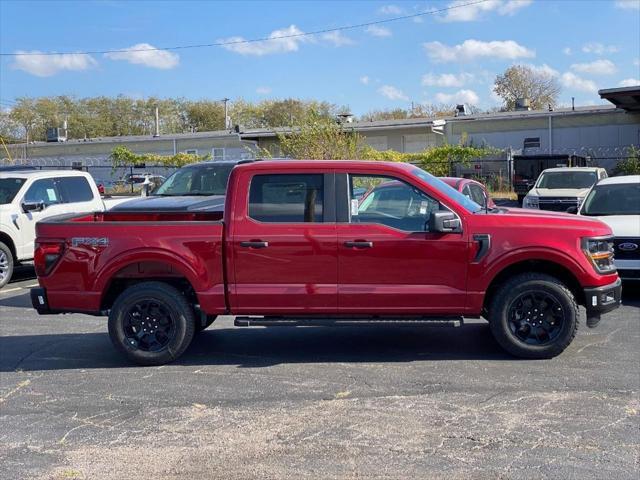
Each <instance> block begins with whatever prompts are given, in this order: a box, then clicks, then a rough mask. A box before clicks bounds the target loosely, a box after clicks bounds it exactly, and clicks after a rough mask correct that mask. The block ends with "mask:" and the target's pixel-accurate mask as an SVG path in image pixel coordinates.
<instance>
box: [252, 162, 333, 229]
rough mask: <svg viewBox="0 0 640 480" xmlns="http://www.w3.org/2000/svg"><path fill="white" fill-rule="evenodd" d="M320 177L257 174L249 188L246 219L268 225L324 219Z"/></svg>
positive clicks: (313, 175) (322, 180)
mask: <svg viewBox="0 0 640 480" xmlns="http://www.w3.org/2000/svg"><path fill="white" fill-rule="evenodd" d="M323 189H324V176H323V175H322V174H272V175H256V176H254V177H253V179H252V180H251V186H250V188H249V217H251V218H253V219H254V220H258V221H260V222H269V223H307V222H322V220H323V206H324V201H323Z"/></svg>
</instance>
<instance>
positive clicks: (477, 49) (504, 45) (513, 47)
mask: <svg viewBox="0 0 640 480" xmlns="http://www.w3.org/2000/svg"><path fill="white" fill-rule="evenodd" d="M423 46H424V48H425V50H426V51H427V55H429V57H430V58H431V59H432V60H435V61H437V62H464V61H468V60H474V59H478V58H481V57H488V58H501V59H507V60H515V59H516V58H531V57H535V56H536V54H535V52H534V51H532V50H529V49H528V48H526V47H523V46H522V45H519V44H518V43H516V42H514V41H513V40H505V41H499V40H496V41H492V42H483V41H481V40H465V41H464V42H463V43H461V44H459V45H444V44H443V43H440V42H429V43H425V44H423Z"/></svg>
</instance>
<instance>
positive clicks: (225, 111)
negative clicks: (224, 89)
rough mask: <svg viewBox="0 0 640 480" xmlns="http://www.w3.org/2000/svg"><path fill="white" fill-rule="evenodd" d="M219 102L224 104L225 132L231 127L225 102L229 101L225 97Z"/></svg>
mask: <svg viewBox="0 0 640 480" xmlns="http://www.w3.org/2000/svg"><path fill="white" fill-rule="evenodd" d="M221 101H222V102H224V129H225V130H227V129H229V128H231V126H230V125H229V115H228V113H229V111H228V109H227V102H228V101H229V99H228V98H226V97H225V98H223V99H222V100H221Z"/></svg>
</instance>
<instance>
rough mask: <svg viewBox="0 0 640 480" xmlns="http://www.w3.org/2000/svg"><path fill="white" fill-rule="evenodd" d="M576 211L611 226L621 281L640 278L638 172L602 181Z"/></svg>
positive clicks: (639, 179) (639, 190)
mask: <svg viewBox="0 0 640 480" xmlns="http://www.w3.org/2000/svg"><path fill="white" fill-rule="evenodd" d="M578 214H579V215H585V216H589V217H594V218H597V219H598V220H601V221H603V222H604V223H606V224H607V225H609V227H611V230H612V231H613V240H612V243H613V249H614V251H615V258H614V263H615V265H616V267H617V269H618V274H619V275H620V277H621V278H622V279H623V280H640V175H628V176H624V177H612V178H605V179H604V180H601V181H600V182H598V183H597V184H596V185H595V186H594V187H593V188H592V189H591V190H590V191H589V193H588V194H587V196H586V198H585V200H584V202H583V203H582V206H581V207H580V210H579V211H578Z"/></svg>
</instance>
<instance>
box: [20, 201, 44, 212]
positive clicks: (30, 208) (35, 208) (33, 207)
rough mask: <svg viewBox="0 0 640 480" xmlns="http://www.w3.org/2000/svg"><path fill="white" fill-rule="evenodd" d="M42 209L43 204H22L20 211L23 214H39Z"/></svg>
mask: <svg viewBox="0 0 640 480" xmlns="http://www.w3.org/2000/svg"><path fill="white" fill-rule="evenodd" d="M44 208H45V205H44V202H22V211H23V212H24V213H29V212H41V211H42V210H44Z"/></svg>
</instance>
